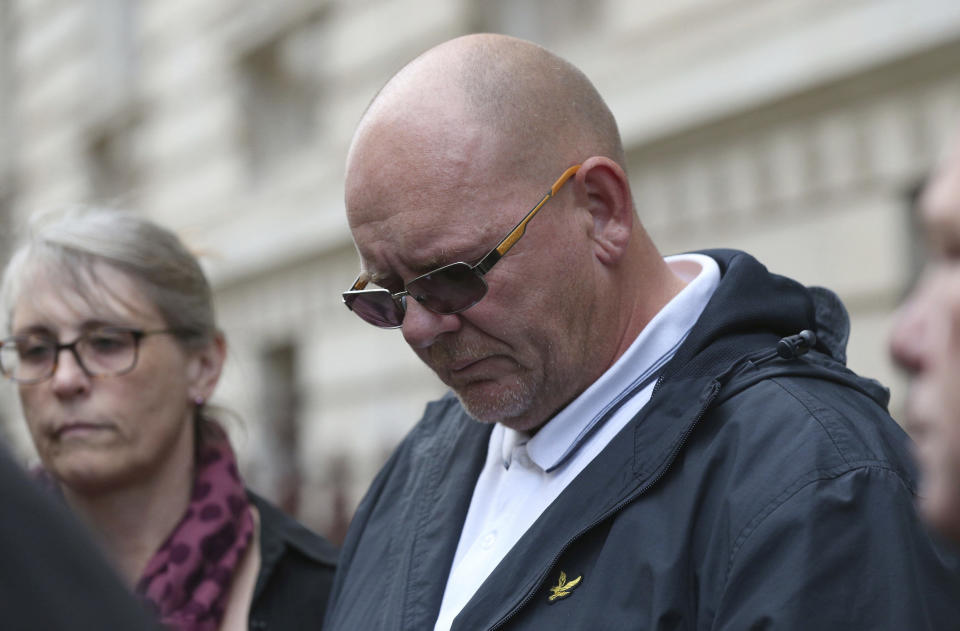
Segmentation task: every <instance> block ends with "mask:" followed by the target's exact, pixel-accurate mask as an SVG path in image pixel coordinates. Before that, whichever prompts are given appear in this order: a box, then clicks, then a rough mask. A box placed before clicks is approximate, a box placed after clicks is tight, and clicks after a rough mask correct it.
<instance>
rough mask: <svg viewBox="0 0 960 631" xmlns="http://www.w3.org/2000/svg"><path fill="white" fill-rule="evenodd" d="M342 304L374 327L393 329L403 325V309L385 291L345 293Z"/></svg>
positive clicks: (370, 290)
mask: <svg viewBox="0 0 960 631" xmlns="http://www.w3.org/2000/svg"><path fill="white" fill-rule="evenodd" d="M343 302H344V304H345V305H347V307H349V308H350V310H351V311H353V312H354V313H356V314H357V315H358V316H360V317H361V318H363V319H364V320H366V321H367V322H369V323H370V324H372V325H374V326H379V327H382V328H393V327H398V326H400V325H401V324H403V309H401V308H400V306H399V305H398V304H397V302H396V301H395V300H394V299H393V298H392V297H391V296H390V292H388V291H387V290H386V289H369V290H362V291H347V292H344V294H343Z"/></svg>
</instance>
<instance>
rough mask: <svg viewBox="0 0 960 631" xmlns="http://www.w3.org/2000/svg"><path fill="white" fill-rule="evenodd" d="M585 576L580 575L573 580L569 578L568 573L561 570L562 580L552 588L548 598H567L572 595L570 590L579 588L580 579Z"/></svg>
mask: <svg viewBox="0 0 960 631" xmlns="http://www.w3.org/2000/svg"><path fill="white" fill-rule="evenodd" d="M582 578H583V576H582V575H581V576H578V577H577V578H575V579H573V580H572V581H568V580H567V573H566V572H563V571H561V572H560V581H559V582H558V583H557V584H556V585H554V586H553V587H551V588H550V595H549V596H548V597H547V600H549V601H550V602H553V601H555V600H560V599H561V598H566V597H567V596H569V595H570V592H571V591H573V590H574V589H576V588H577V586H579V585H580V580H581V579H582Z"/></svg>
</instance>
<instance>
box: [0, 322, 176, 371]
mask: <svg viewBox="0 0 960 631" xmlns="http://www.w3.org/2000/svg"><path fill="white" fill-rule="evenodd" d="M159 333H171V334H173V333H176V332H175V331H173V330H170V329H161V330H155V331H143V330H140V329H130V328H124V327H101V328H97V329H93V330H91V331H87V332H86V333H84V334H83V335H81V336H80V337H78V338H77V339H75V340H74V341H72V342H70V343H68V344H61V343H60V342H58V341H57V339H56V338H55V337H52V336H50V335H47V334H43V333H28V334H26V335H17V336H15V337H11V338H7V339H5V340H3V341H0V373H2V374H3V376H4V377H6V378H7V379H10V380H12V381H16V382H17V383H20V384H34V383H40V382H41V381H46V380H47V379H49V378H50V377H52V376H53V374H54V373H55V372H56V371H57V361H58V359H59V358H60V351H63V350H69V351H70V352H71V353H73V357H74V359H76V360H77V363H78V364H79V365H80V368H82V369H83V372H85V373H86V374H87V375H89V376H91V377H111V376H114V375H122V374H124V373H128V372H130V371H131V370H133V368H134V366H136V365H137V354H138V350H139V348H140V340H142V339H143V338H145V337H146V336H148V335H156V334H159Z"/></svg>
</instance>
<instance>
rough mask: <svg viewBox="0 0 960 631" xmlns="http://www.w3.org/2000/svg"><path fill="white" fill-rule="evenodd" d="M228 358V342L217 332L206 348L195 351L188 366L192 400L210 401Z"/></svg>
mask: <svg viewBox="0 0 960 631" xmlns="http://www.w3.org/2000/svg"><path fill="white" fill-rule="evenodd" d="M226 357H227V341H226V338H224V336H223V334H222V333H220V332H217V334H216V335H215V336H214V338H213V340H212V341H211V342H210V343H209V344H207V345H206V346H205V347H204V348H202V349H200V350H198V351H194V352H193V353H192V354H191V355H190V358H189V360H188V361H189V363H188V365H187V377H188V378H189V380H190V391H189V396H190V398H191V400H194V401H196V400H198V399H200V400H203V401H208V400H209V399H210V397H211V396H212V395H213V391H214V389H216V387H217V382H218V381H220V372H221V371H222V370H223V362H224V361H225V360H226Z"/></svg>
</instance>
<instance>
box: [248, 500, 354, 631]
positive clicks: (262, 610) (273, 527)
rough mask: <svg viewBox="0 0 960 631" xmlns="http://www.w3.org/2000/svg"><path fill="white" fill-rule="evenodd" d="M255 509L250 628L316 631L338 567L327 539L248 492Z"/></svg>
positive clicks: (265, 630) (251, 630) (252, 630)
mask: <svg viewBox="0 0 960 631" xmlns="http://www.w3.org/2000/svg"><path fill="white" fill-rule="evenodd" d="M247 496H248V497H249V498H250V501H251V502H252V503H253V504H254V505H255V506H256V507H257V511H258V512H259V513H260V569H259V570H258V572H257V582H256V584H255V586H254V588H253V599H252V601H251V603H250V616H249V628H250V631H300V630H302V631H319V629H320V628H321V624H322V622H323V616H324V613H325V612H326V609H327V599H328V597H329V595H330V587H331V585H332V584H333V576H334V570H335V569H336V566H337V549H336V548H335V547H334V546H333V544H331V543H330V542H329V541H327V540H326V539H324V538H323V537H321V536H320V535H318V534H316V533H315V532H313V531H312V530H308V529H307V528H306V526H304V525H303V524H301V523H300V522H298V521H297V520H295V519H294V518H293V517H290V516H289V515H287V514H286V513H284V512H282V511H281V510H280V509H279V508H277V507H276V506H274V505H273V504H271V503H269V502H267V501H266V500H265V499H263V498H262V497H260V496H259V495H257V494H256V493H253V492H252V491H247Z"/></svg>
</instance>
